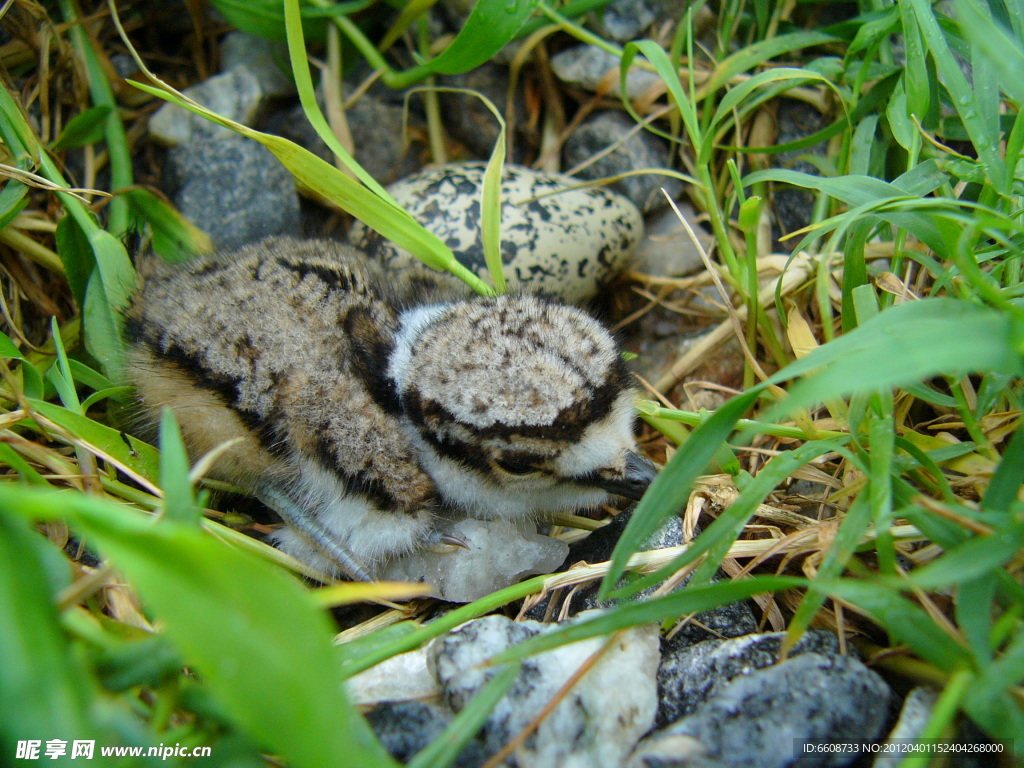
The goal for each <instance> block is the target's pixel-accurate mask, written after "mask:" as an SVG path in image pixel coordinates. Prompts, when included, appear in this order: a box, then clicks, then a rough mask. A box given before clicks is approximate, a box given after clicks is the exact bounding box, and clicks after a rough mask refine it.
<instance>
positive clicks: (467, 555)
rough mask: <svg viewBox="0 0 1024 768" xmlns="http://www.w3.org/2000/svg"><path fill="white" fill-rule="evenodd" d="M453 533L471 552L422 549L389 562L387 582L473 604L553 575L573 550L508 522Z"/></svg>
mask: <svg viewBox="0 0 1024 768" xmlns="http://www.w3.org/2000/svg"><path fill="white" fill-rule="evenodd" d="M449 530H450V532H451V533H452V534H454V535H455V536H457V537H459V538H460V539H462V540H463V541H464V542H466V545H467V548H465V549H463V548H461V547H453V548H452V549H451V551H450V552H432V551H430V550H427V549H422V550H419V551H417V552H414V553H412V554H410V555H407V556H406V557H402V558H398V559H396V560H393V561H391V562H390V563H388V564H387V565H386V566H385V568H384V570H383V572H382V573H381V578H383V579H386V580H390V581H413V582H423V583H426V584H430V585H431V587H432V588H433V591H432V592H431V594H433V595H434V596H435V597H440V598H441V599H442V600H447V601H448V602H451V603H468V602H471V601H473V600H476V599H478V598H481V597H483V596H484V595H489V594H490V593H491V592H495V591H497V590H499V589H503V588H505V587H507V586H509V585H511V584H516V583H518V582H520V581H522V580H523V579H524V578H526V577H528V576H533V575H535V574H538V573H550V572H551V571H553V570H555V569H556V568H558V566H559V565H561V564H562V562H563V561H564V560H565V556H566V554H567V553H568V551H569V546H568V545H567V544H566V543H565V542H563V541H559V540H558V539H552V538H551V537H550V536H542V535H540V534H539V533H536V532H535V530H528V529H525V528H523V527H520V528H515V527H513V526H511V525H510V524H509V523H508V522H507V521H503V520H500V521H494V520H459V521H457V522H455V523H454V524H453V525H451V526H450V529H449Z"/></svg>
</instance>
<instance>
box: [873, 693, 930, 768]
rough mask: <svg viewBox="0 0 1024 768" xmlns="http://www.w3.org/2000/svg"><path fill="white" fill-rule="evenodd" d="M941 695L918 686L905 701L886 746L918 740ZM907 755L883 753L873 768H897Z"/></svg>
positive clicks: (877, 758) (876, 759)
mask: <svg viewBox="0 0 1024 768" xmlns="http://www.w3.org/2000/svg"><path fill="white" fill-rule="evenodd" d="M938 698H939V694H938V692H937V691H935V690H934V689H932V688H923V687H921V686H918V687H917V688H914V689H913V690H911V691H910V693H908V694H907V698H906V699H905V700H904V701H903V708H902V709H900V717H899V720H897V721H896V725H895V726H893V729H892V730H891V731H890V732H889V736H888V738H887V739H886V740H885V743H886V744H898V743H899V742H900V741H901V740H903V739H917V738H918V737H920V736H921V733H922V732H923V731H924V728H925V726H926V725H928V720H929V718H931V716H932V710H933V709H934V708H935V702H936V701H937V700H938ZM904 757H905V755H903V754H901V753H899V752H883V753H881V754H879V755H878V757H876V758H875V761H874V763H872V766H873V768H895V767H896V766H897V765H899V764H900V763H901V762H902V761H903V758H904Z"/></svg>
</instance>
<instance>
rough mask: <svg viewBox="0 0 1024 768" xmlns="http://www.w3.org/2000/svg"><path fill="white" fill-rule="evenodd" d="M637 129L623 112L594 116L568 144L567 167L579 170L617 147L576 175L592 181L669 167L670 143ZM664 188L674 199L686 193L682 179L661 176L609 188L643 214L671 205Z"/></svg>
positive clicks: (633, 178)
mask: <svg viewBox="0 0 1024 768" xmlns="http://www.w3.org/2000/svg"><path fill="white" fill-rule="evenodd" d="M636 127H637V125H636V123H635V122H634V121H633V119H632V118H631V117H629V115H627V114H625V113H623V112H618V111H615V110H607V111H604V112H598V113H597V114H594V115H591V116H590V117H589V118H587V120H585V121H584V123H583V125H581V126H580V127H579V128H577V129H576V130H575V131H573V132H572V135H571V136H570V137H569V139H568V141H566V142H565V149H564V150H563V154H564V157H565V166H566V168H575V167H576V166H577V165H581V164H583V163H585V162H587V161H588V160H590V158H592V157H594V156H595V155H597V154H598V153H600V152H604V151H605V150H606V149H608V148H609V147H613V146H614V149H613V150H612V151H611V152H609V153H608V154H606V155H604V156H602V157H601V158H599V159H598V160H597V161H595V162H593V163H591V164H589V165H587V166H585V167H584V168H582V169H581V170H580V171H579V172H577V173H576V174H574V175H575V176H577V177H579V178H581V179H591V180H592V179H603V178H608V177H611V176H617V175H619V174H622V173H627V172H629V171H639V170H642V169H645V168H665V167H667V166H668V154H669V152H668V144H667V143H666V142H665V141H664V140H663V139H661V138H659V137H657V136H655V135H654V134H652V133H650V132H648V131H644V130H635V129H636ZM627 136H628V138H626V137H627ZM663 187H664V188H665V190H666V191H667V192H668V193H669V195H671V196H672V197H673V198H675V197H678V196H679V194H680V193H681V192H682V183H681V182H680V181H679V179H675V178H672V177H671V176H662V175H659V174H657V173H647V174H643V175H637V176H625V177H623V178H621V179H618V180H617V181H613V182H612V183H611V184H610V185H609V188H610V189H614V190H615V191H616V192H618V193H620V194H622V195H625V196H626V197H628V198H629V199H630V200H631V201H632V203H633V205H635V206H636V207H637V208H639V209H641V210H643V211H648V210H656V209H658V208H664V207H665V206H666V205H667V204H668V203H667V201H666V200H665V195H664V194H663V193H662V191H661V189H662V188H663Z"/></svg>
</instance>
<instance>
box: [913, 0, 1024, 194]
mask: <svg viewBox="0 0 1024 768" xmlns="http://www.w3.org/2000/svg"><path fill="white" fill-rule="evenodd" d="M907 5H908V7H910V8H912V9H913V13H914V16H915V17H916V20H917V24H918V26H919V28H920V30H921V36H922V38H923V40H924V43H925V45H926V46H927V48H928V51H929V53H931V55H932V59H933V61H934V62H935V66H936V69H938V72H939V75H940V77H941V78H942V83H943V85H945V86H946V89H947V90H948V91H949V94H950V96H952V98H953V107H954V109H956V111H957V114H959V115H960V119H961V120H963V123H964V127H965V128H966V129H967V133H968V134H969V135H970V137H971V142H972V143H973V144H974V148H975V150H976V151H977V153H978V157H979V159H980V160H981V161H982V163H984V165H985V172H986V173H987V174H988V176H989V178H990V179H991V180H992V183H993V185H994V186H995V187H996V188H997V189H1000V190H1003V191H1006V190H1007V185H1008V183H1009V180H1010V177H1009V176H1008V174H1007V173H1006V166H1005V165H1004V164H1003V160H1002V158H1001V157H1000V156H999V136H998V133H996V134H993V133H992V132H991V130H990V129H991V123H990V121H989V118H988V116H986V115H983V114H982V112H981V107H980V104H979V103H978V99H977V97H976V95H975V93H974V91H973V89H972V88H971V85H970V83H968V82H967V78H966V77H965V76H964V73H963V71H962V70H961V69H960V65H959V64H958V63H957V61H956V58H955V57H954V56H953V53H952V51H950V49H949V45H948V44H947V43H946V37H945V35H944V34H943V32H942V28H941V27H940V26H939V22H938V20H937V19H936V18H935V14H934V12H933V11H932V8H931V6H930V4H929V3H928V0H908V2H907ZM987 26H988V31H987V32H986V35H988V36H992V37H995V34H996V30H995V29H993V27H992V24H991V22H990V23H989V24H988V25H987ZM1018 53H1019V52H1018ZM1012 79H1017V80H1019V79H1020V70H1017V74H1016V75H1014V76H1013V78H1012Z"/></svg>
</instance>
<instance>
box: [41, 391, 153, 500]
mask: <svg viewBox="0 0 1024 768" xmlns="http://www.w3.org/2000/svg"><path fill="white" fill-rule="evenodd" d="M27 404H28V406H29V408H31V409H32V410H33V411H35V412H36V413H39V414H40V415H41V416H45V417H46V418H47V419H49V420H50V421H52V422H53V423H55V424H58V425H59V426H61V427H63V428H64V429H66V430H68V432H70V433H71V434H73V435H76V436H77V437H79V438H80V439H82V440H84V441H85V442H87V443H89V444H90V445H93V446H95V447H96V448H99V449H100V450H102V451H103V452H104V453H106V454H107V455H108V456H110V457H112V458H114V459H116V460H117V461H119V462H120V463H122V464H124V465H125V466H126V467H128V468H129V469H131V470H132V471H134V472H137V473H138V474H139V475H141V476H142V477H144V478H146V479H147V480H149V481H150V482H153V483H155V482H156V480H157V478H158V477H159V476H160V469H159V467H160V453H159V451H157V450H156V448H154V447H153V446H151V445H148V444H147V443H144V442H142V441H141V440H139V439H138V438H134V437H128V436H127V435H125V434H124V433H123V432H118V431H117V430H116V429H111V428H110V427H108V426H106V425H105V424H100V423H99V422H97V421H93V420H92V419H90V418H89V417H87V416H83V415H81V414H79V413H74V412H73V411H69V410H68V409H66V408H61V407H60V406H59V405H54V404H53V403H47V402H46V401H44V400H33V399H29V400H28V401H27Z"/></svg>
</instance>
